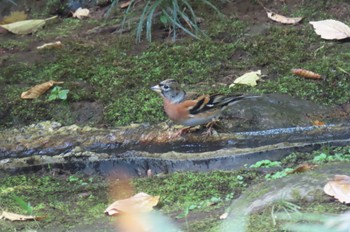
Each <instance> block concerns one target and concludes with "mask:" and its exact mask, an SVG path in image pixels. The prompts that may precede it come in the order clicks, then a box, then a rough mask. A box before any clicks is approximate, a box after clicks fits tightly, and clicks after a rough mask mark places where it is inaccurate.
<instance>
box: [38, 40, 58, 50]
mask: <svg viewBox="0 0 350 232" xmlns="http://www.w3.org/2000/svg"><path fill="white" fill-rule="evenodd" d="M60 47H62V43H61V41H56V42H52V43H46V44H43V45H41V46H38V47H36V49H38V50H42V49H51V48H60Z"/></svg>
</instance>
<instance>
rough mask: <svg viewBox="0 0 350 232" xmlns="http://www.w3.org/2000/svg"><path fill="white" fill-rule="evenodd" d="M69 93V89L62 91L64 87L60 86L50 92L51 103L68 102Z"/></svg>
mask: <svg viewBox="0 0 350 232" xmlns="http://www.w3.org/2000/svg"><path fill="white" fill-rule="evenodd" d="M68 92H69V90H68V89H62V87H60V86H55V87H54V88H53V89H52V90H51V92H50V95H49V101H54V100H62V101H64V100H67V95H68Z"/></svg>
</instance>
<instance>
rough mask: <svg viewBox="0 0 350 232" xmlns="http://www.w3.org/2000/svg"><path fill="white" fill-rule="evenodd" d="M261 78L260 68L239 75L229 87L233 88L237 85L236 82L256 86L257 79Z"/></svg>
mask: <svg viewBox="0 0 350 232" xmlns="http://www.w3.org/2000/svg"><path fill="white" fill-rule="evenodd" d="M260 78H261V70H258V71H255V72H248V73H245V74H243V75H242V76H240V77H238V78H237V79H236V80H235V81H234V82H233V84H231V85H230V86H229V87H230V88H231V87H233V86H235V84H241V85H250V86H256V85H257V83H256V81H257V80H260Z"/></svg>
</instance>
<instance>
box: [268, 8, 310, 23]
mask: <svg viewBox="0 0 350 232" xmlns="http://www.w3.org/2000/svg"><path fill="white" fill-rule="evenodd" d="M266 13H267V17H269V18H270V19H272V20H273V21H276V22H279V23H283V24H297V23H299V22H300V21H301V20H303V18H302V17H296V18H288V17H286V16H283V15H279V14H276V13H273V12H271V11H267V12H266Z"/></svg>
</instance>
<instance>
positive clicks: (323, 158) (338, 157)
mask: <svg viewBox="0 0 350 232" xmlns="http://www.w3.org/2000/svg"><path fill="white" fill-rule="evenodd" d="M332 161H350V154H347V153H344V152H341V153H335V154H334V155H329V154H326V153H321V154H319V155H317V156H315V157H314V158H313V162H314V163H326V162H332Z"/></svg>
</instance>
